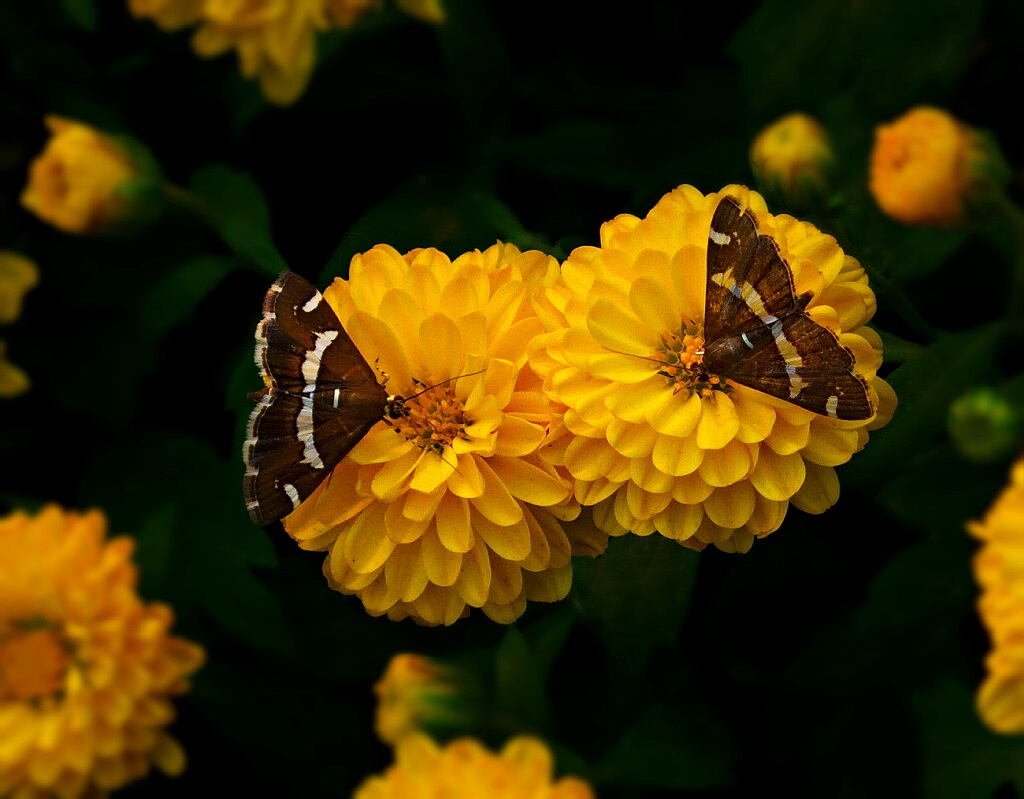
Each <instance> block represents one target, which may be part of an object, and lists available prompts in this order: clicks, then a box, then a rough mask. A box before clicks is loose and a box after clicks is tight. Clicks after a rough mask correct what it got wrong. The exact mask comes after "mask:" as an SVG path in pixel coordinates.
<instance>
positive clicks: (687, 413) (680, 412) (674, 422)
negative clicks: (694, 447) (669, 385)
mask: <svg viewBox="0 0 1024 799" xmlns="http://www.w3.org/2000/svg"><path fill="white" fill-rule="evenodd" d="M700 416H701V401H700V396H699V395H698V394H690V395H689V396H687V395H686V394H685V393H684V392H678V393H674V392H672V391H671V390H666V391H662V392H660V393H652V395H651V398H650V399H649V400H648V402H647V407H646V408H645V409H644V417H645V418H646V419H647V421H648V422H650V424H651V427H653V428H654V429H655V430H657V431H658V432H659V433H664V434H665V435H667V436H676V437H678V438H683V437H685V436H689V435H690V434H691V433H692V432H693V430H694V428H695V427H696V426H697V422H698V421H700Z"/></svg>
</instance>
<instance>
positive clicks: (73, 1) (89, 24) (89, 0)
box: [60, 0, 99, 33]
mask: <svg viewBox="0 0 1024 799" xmlns="http://www.w3.org/2000/svg"><path fill="white" fill-rule="evenodd" d="M60 5H61V8H63V9H64V13H65V14H67V15H68V18H69V19H70V20H71V21H72V22H74V23H75V24H76V25H78V26H79V27H80V28H85V30H87V31H89V32H90V33H91V32H94V31H95V30H96V25H97V21H98V19H99V14H98V13H97V11H96V0H60Z"/></svg>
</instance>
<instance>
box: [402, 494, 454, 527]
mask: <svg viewBox="0 0 1024 799" xmlns="http://www.w3.org/2000/svg"><path fill="white" fill-rule="evenodd" d="M443 497H444V492H443V491H431V492H429V493H424V492H421V491H407V492H406V494H405V499H404V501H403V502H402V503H401V507H402V515H403V516H404V517H405V518H406V519H410V520H412V521H424V522H425V521H429V520H430V519H431V518H432V517H433V515H434V514H435V513H436V512H437V506H438V505H439V504H440V502H441V499H442V498H443Z"/></svg>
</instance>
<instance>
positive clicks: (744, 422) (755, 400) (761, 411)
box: [732, 386, 776, 444]
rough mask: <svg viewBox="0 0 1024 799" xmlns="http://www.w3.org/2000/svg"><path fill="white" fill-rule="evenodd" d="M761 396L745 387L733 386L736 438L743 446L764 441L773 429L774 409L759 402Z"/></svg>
mask: <svg viewBox="0 0 1024 799" xmlns="http://www.w3.org/2000/svg"><path fill="white" fill-rule="evenodd" d="M761 396H762V395H761V393H760V392H757V391H752V390H751V389H749V388H747V387H746V386H735V391H733V394H732V403H733V407H734V408H735V409H736V417H737V418H738V419H739V423H740V428H739V431H738V432H737V433H736V438H738V439H739V440H740V441H742V442H743V443H744V444H755V443H757V442H759V441H764V440H765V438H767V437H768V436H769V435H771V432H772V430H773V429H774V428H775V419H776V413H775V409H774V408H773V407H772V406H771V405H768V404H766V403H765V402H762V401H760V400H759V397H761Z"/></svg>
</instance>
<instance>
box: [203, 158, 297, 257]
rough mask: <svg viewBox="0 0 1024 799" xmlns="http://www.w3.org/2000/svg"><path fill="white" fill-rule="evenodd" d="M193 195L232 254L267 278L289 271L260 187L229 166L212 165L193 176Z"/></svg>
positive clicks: (251, 178) (250, 177)
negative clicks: (277, 247) (232, 251)
mask: <svg viewBox="0 0 1024 799" xmlns="http://www.w3.org/2000/svg"><path fill="white" fill-rule="evenodd" d="M189 187H190V189H191V190H192V192H193V193H194V194H195V195H196V196H197V197H198V198H199V199H200V200H201V201H202V209H203V211H204V213H205V216H206V217H207V219H208V220H209V221H210V223H211V224H212V225H213V227H214V228H215V229H216V231H217V232H218V233H219V234H220V237H221V238H222V239H223V240H224V243H225V244H227V245H228V246H229V247H230V248H231V249H232V250H234V251H235V252H237V253H238V254H239V255H243V256H245V257H246V258H247V259H249V260H250V261H252V263H254V264H255V265H257V266H258V267H260V270H261V271H262V272H264V273H265V274H267V275H271V276H274V277H276V276H277V274H278V273H279V272H281V271H282V270H285V269H287V268H288V265H287V264H286V263H285V262H284V259H283V258H282V257H281V254H280V253H279V252H278V251H277V249H276V248H275V247H274V241H273V237H272V235H271V224H270V209H269V208H268V207H267V202H266V199H265V198H264V196H263V192H262V191H261V190H260V187H259V185H258V184H257V183H256V181H255V180H254V179H253V177H252V176H251V175H249V174H247V173H245V172H239V171H238V170H235V169H232V168H231V167H229V166H228V165H227V164H210V165H209V166H206V167H203V168H202V169H200V170H199V171H198V172H196V173H195V174H194V175H193V176H192V180H191V181H190V182H189Z"/></svg>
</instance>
